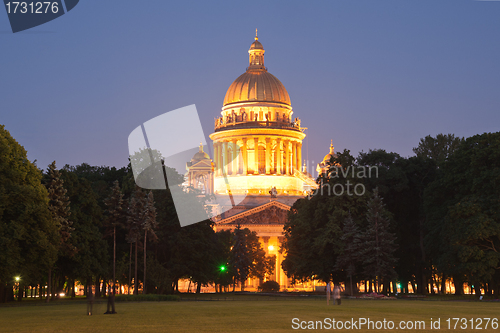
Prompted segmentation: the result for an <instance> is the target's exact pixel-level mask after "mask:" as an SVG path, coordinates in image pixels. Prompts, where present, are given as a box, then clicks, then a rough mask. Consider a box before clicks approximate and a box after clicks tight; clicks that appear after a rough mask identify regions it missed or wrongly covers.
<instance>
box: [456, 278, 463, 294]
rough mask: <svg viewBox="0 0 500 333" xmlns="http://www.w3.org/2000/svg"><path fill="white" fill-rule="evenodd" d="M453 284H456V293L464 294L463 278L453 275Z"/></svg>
mask: <svg viewBox="0 0 500 333" xmlns="http://www.w3.org/2000/svg"><path fill="white" fill-rule="evenodd" d="M453 285H454V286H455V295H463V293H464V283H463V281H462V279H460V278H456V277H453Z"/></svg>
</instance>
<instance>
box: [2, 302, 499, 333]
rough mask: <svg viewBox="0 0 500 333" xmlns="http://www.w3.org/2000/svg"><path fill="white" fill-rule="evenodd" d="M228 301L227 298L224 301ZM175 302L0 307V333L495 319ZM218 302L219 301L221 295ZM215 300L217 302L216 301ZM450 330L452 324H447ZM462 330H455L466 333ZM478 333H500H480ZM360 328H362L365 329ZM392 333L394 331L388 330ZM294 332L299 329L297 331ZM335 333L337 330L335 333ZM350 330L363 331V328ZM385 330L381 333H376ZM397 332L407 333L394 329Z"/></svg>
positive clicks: (439, 308)
mask: <svg viewBox="0 0 500 333" xmlns="http://www.w3.org/2000/svg"><path fill="white" fill-rule="evenodd" d="M229 297H230V299H231V296H229ZM216 298H217V297H216V296H215V297H213V298H212V301H210V300H209V297H205V298H203V299H204V300H202V301H199V300H198V301H194V300H183V301H181V302H123V303H122V302H120V303H117V304H116V309H117V312H118V314H115V315H104V314H103V313H104V312H105V311H106V303H98V304H95V305H94V315H92V316H87V315H86V307H87V306H86V303H85V302H84V301H81V300H80V301H65V302H64V301H63V302H60V303H54V304H51V305H44V304H42V303H39V304H38V303H37V305H35V303H33V302H31V304H28V303H27V304H26V305H25V306H4V307H0V332H30V333H32V332H33V333H34V332H290V331H297V330H293V329H292V319H293V318H299V320H300V321H306V322H308V321H317V320H320V321H322V320H323V319H324V318H335V320H342V321H346V320H349V321H350V320H351V318H354V319H355V320H357V319H358V318H361V317H363V318H370V319H371V320H373V321H377V320H380V321H382V320H384V318H385V319H386V320H387V321H389V320H392V321H394V322H395V324H396V327H397V325H398V324H399V322H400V321H401V320H404V321H421V320H423V321H425V325H426V329H425V330H419V332H435V331H436V329H434V330H432V329H430V326H429V322H430V319H431V318H433V319H434V320H436V319H437V318H441V330H445V329H446V328H447V327H446V326H447V323H446V319H447V318H453V317H458V318H468V319H470V318H500V303H497V302H453V301H415V300H355V299H354V300H342V305H340V306H336V305H335V306H332V305H330V306H327V305H326V301H325V299H324V298H319V297H315V298H310V297H303V298H300V297H290V298H284V297H282V298H272V297H262V298H259V297H248V298H246V297H245V296H238V297H236V300H226V301H224V300H219V301H216V300H214V299H216ZM222 298H223V296H222ZM219 299H221V298H219ZM451 323H452V326H453V325H454V321H452V322H451ZM468 325H469V326H468V328H467V329H465V330H460V329H458V328H459V326H460V324H459V325H457V331H458V330H460V331H462V332H470V331H473V330H472V329H470V321H468ZM482 327H483V330H482V331H483V332H484V331H486V332H489V331H491V332H494V331H498V332H500V327H499V328H498V329H497V330H492V329H491V328H490V329H488V330H484V323H483V324H482ZM365 328H366V327H365ZM394 330H395V329H394ZM299 331H300V330H299ZM337 331H338V330H337ZM342 331H344V332H345V330H342ZM351 331H356V332H365V331H368V330H366V329H363V330H361V329H357V330H356V329H354V330H351ZM381 331H387V330H381ZM398 331H399V332H405V331H408V330H401V329H398Z"/></svg>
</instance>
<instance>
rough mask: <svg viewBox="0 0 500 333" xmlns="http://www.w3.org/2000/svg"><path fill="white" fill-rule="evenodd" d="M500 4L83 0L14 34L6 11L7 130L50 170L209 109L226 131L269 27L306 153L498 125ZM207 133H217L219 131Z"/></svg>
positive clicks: (110, 160) (205, 117)
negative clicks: (227, 98) (256, 46)
mask: <svg viewBox="0 0 500 333" xmlns="http://www.w3.org/2000/svg"><path fill="white" fill-rule="evenodd" d="M499 18H500V2H498V1H472V0H450V1H448V0H430V1H426V0H413V1H411V0H377V1H375V0H367V1H361V0H349V1H347V0H345V1H339V0H329V1H316V0H314V1H246V2H236V1H210V2H209V1H177V2H173V1H163V0H150V1H130V0H120V1H118V0H114V1H113V0H107V1H98V0H81V1H80V3H79V4H78V6H77V7H75V9H73V10H72V11H71V12H69V13H68V14H66V15H64V16H62V17H61V18H59V19H56V20H54V21H52V22H49V23H47V24H44V25H42V26H39V27H36V28H34V29H30V30H27V31H25V32H20V33H17V34H12V32H11V30H10V26H9V23H8V18H7V14H6V13H5V12H2V13H0V45H1V53H0V66H1V72H0V124H4V125H5V126H6V128H7V130H9V131H10V132H11V134H12V135H13V136H14V138H15V139H16V140H17V141H18V142H20V143H21V144H22V145H23V146H24V147H25V148H26V149H27V151H28V157H29V158H30V159H31V160H34V159H36V160H37V164H38V165H39V166H40V167H43V168H45V167H46V166H47V165H48V164H49V163H50V162H51V161H53V160H56V161H57V164H58V166H59V167H62V166H63V165H64V164H71V165H76V164H80V163H83V162H86V163H89V164H91V165H112V166H117V167H121V166H124V165H126V163H127V157H128V150H127V137H128V135H129V133H130V132H131V131H132V130H133V129H134V128H136V127H137V126H138V125H140V124H141V123H143V122H145V121H147V120H149V119H151V118H153V117H155V116H158V115H160V114H162V113H164V112H167V111H170V110H174V109H177V108H180V107H183V106H186V105H190V104H196V106H197V109H198V112H199V114H200V117H201V119H202V125H203V128H204V131H205V134H206V135H207V136H208V134H210V133H212V131H213V119H214V117H216V116H218V115H219V114H220V109H221V107H222V101H223V98H224V95H225V93H226V90H227V88H228V87H229V85H230V84H231V83H232V82H233V80H234V79H236V78H237V77H238V76H239V75H240V74H242V73H243V72H244V71H245V68H246V67H247V61H248V53H247V51H248V48H249V46H250V44H251V43H252V41H253V37H254V33H255V28H258V29H259V40H260V41H261V42H262V44H263V45H264V48H265V49H266V58H265V64H266V66H267V67H268V70H269V71H270V72H271V73H272V74H273V75H275V76H276V77H278V78H279V79H280V80H281V82H282V83H283V84H284V85H285V87H286V88H287V90H288V92H289V94H290V97H291V100H292V107H293V108H294V116H297V117H300V118H301V120H302V126H305V127H308V130H307V132H306V133H307V135H308V136H307V138H306V141H305V142H304V147H306V151H304V153H303V155H304V158H305V157H306V156H308V158H309V160H311V161H313V160H314V161H315V162H316V163H317V162H318V161H319V160H320V159H322V157H323V156H324V155H325V154H326V153H328V146H329V144H330V140H331V139H333V142H334V146H335V148H336V150H343V149H344V148H346V149H350V150H351V153H352V154H354V155H357V154H358V153H359V152H360V151H362V150H363V151H368V150H369V149H378V148H382V149H385V150H387V151H394V152H397V153H399V154H401V155H402V156H410V155H412V154H413V153H412V148H413V147H415V146H416V145H417V144H418V142H419V139H420V138H422V137H424V136H426V135H429V134H430V135H433V136H435V135H436V134H438V133H453V134H455V135H457V136H466V137H467V136H471V135H474V134H479V133H483V132H497V131H499V130H500V112H499V111H500V90H499V88H500V19H499ZM207 140H208V138H207Z"/></svg>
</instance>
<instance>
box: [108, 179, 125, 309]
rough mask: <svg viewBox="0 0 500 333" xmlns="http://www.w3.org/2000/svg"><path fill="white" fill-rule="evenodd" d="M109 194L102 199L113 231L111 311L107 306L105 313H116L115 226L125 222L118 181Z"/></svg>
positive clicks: (121, 225)
mask: <svg viewBox="0 0 500 333" xmlns="http://www.w3.org/2000/svg"><path fill="white" fill-rule="evenodd" d="M111 191H112V192H111V195H110V196H109V197H108V198H107V199H105V200H104V203H105V205H106V206H107V210H106V213H107V214H106V215H107V216H106V219H105V226H106V227H108V228H111V229H112V230H113V231H112V233H113V291H112V294H111V297H110V298H109V299H110V300H111V302H110V303H111V304H110V305H111V308H112V309H111V311H110V309H109V308H108V311H106V313H113V314H114V313H116V311H115V293H116V286H115V285H116V228H117V227H123V226H124V224H125V219H126V215H125V211H124V209H123V208H124V207H123V205H124V203H123V194H122V192H121V190H120V183H119V182H118V180H115V182H114V183H113V188H112V190H111Z"/></svg>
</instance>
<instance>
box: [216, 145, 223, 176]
mask: <svg viewBox="0 0 500 333" xmlns="http://www.w3.org/2000/svg"><path fill="white" fill-rule="evenodd" d="M217 162H218V166H217V169H218V170H217V172H218V174H219V177H220V176H222V142H218V143H217Z"/></svg>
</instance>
